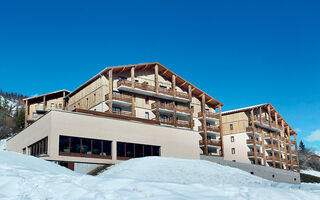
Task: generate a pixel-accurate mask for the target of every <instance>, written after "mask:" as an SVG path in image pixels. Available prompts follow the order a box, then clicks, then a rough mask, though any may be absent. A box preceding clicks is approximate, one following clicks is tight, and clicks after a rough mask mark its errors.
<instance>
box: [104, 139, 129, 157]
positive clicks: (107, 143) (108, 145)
mask: <svg viewBox="0 0 320 200" xmlns="http://www.w3.org/2000/svg"><path fill="white" fill-rule="evenodd" d="M111 145H112V142H110V141H103V155H104V156H111ZM121 148H122V154H123V156H124V145H123V143H122V147H121Z"/></svg>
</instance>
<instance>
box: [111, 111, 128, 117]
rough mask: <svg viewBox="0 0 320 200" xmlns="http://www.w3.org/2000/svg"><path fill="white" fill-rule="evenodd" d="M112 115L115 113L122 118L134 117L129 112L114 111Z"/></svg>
mask: <svg viewBox="0 0 320 200" xmlns="http://www.w3.org/2000/svg"><path fill="white" fill-rule="evenodd" d="M112 113H113V114H116V115H122V116H127V117H132V113H131V112H128V111H115V110H113V111H112Z"/></svg>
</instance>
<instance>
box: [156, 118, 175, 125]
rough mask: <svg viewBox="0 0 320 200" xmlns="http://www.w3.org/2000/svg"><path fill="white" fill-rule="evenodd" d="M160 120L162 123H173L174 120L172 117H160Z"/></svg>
mask: <svg viewBox="0 0 320 200" xmlns="http://www.w3.org/2000/svg"><path fill="white" fill-rule="evenodd" d="M159 121H160V123H162V124H168V125H173V120H172V119H171V118H160V119H159Z"/></svg>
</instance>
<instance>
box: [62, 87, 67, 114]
mask: <svg viewBox="0 0 320 200" xmlns="http://www.w3.org/2000/svg"><path fill="white" fill-rule="evenodd" d="M65 96H66V92H65V91H63V98H62V110H66V99H65Z"/></svg>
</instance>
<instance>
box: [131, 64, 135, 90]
mask: <svg viewBox="0 0 320 200" xmlns="http://www.w3.org/2000/svg"><path fill="white" fill-rule="evenodd" d="M134 70H135V67H131V89H132V90H134V81H135V79H134Z"/></svg>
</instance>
